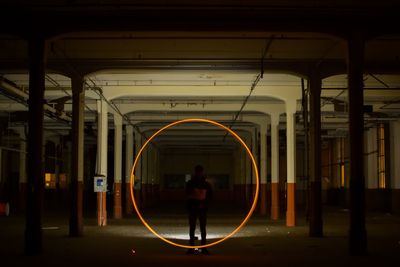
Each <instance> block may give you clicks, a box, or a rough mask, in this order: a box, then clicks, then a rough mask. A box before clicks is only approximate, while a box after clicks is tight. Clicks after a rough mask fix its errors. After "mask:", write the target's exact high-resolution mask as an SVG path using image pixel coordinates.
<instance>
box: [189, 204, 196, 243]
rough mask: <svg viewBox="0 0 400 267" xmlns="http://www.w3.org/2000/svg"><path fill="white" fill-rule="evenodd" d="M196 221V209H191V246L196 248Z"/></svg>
mask: <svg viewBox="0 0 400 267" xmlns="http://www.w3.org/2000/svg"><path fill="white" fill-rule="evenodd" d="M196 221H197V212H196V210H195V209H193V208H192V209H190V210H189V238H190V241H189V245H190V246H194V240H195V236H194V232H195V230H196Z"/></svg>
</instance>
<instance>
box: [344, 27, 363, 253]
mask: <svg viewBox="0 0 400 267" xmlns="http://www.w3.org/2000/svg"><path fill="white" fill-rule="evenodd" d="M347 44H348V51H347V53H348V54H347V68H348V70H347V71H348V73H347V77H348V88H349V119H350V233H349V249H350V254H351V255H364V254H366V252H367V231H366V228H365V178H364V166H363V165H364V160H363V158H364V150H363V146H364V138H363V137H364V116H363V115H364V114H363V104H364V95H363V63H364V40H363V38H362V36H361V35H360V34H359V33H357V32H352V33H351V34H350V37H349V39H348V40H347Z"/></svg>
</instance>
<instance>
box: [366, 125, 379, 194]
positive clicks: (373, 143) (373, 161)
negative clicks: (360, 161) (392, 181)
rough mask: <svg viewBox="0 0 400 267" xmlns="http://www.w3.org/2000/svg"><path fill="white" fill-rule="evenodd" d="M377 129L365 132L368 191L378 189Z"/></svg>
mask: <svg viewBox="0 0 400 267" xmlns="http://www.w3.org/2000/svg"><path fill="white" fill-rule="evenodd" d="M376 130H377V129H376V128H371V129H369V130H368V131H366V132H365V137H366V142H365V147H364V148H365V155H366V156H365V158H364V160H365V163H366V164H365V167H366V168H365V169H364V171H365V172H366V173H365V175H366V178H367V179H366V184H365V185H366V187H367V188H368V189H376V188H378V141H377V140H378V138H377V132H376Z"/></svg>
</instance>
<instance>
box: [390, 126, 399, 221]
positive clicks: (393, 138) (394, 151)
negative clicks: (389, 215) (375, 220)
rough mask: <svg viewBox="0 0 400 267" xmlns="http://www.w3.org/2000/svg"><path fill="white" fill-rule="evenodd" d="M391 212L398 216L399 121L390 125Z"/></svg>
mask: <svg viewBox="0 0 400 267" xmlns="http://www.w3.org/2000/svg"><path fill="white" fill-rule="evenodd" d="M390 153H391V155H390V159H391V168H390V170H391V171H390V172H391V189H392V212H393V213H394V214H400V120H397V121H394V122H391V123H390Z"/></svg>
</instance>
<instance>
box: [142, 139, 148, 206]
mask: <svg viewBox="0 0 400 267" xmlns="http://www.w3.org/2000/svg"><path fill="white" fill-rule="evenodd" d="M149 147H150V145H149V146H147V147H146V149H145V150H144V151H143V153H142V177H141V178H142V179H141V181H142V187H141V193H142V202H141V204H142V206H143V207H146V206H148V204H149V203H148V190H149V181H148V179H149V173H148V159H149Z"/></svg>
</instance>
